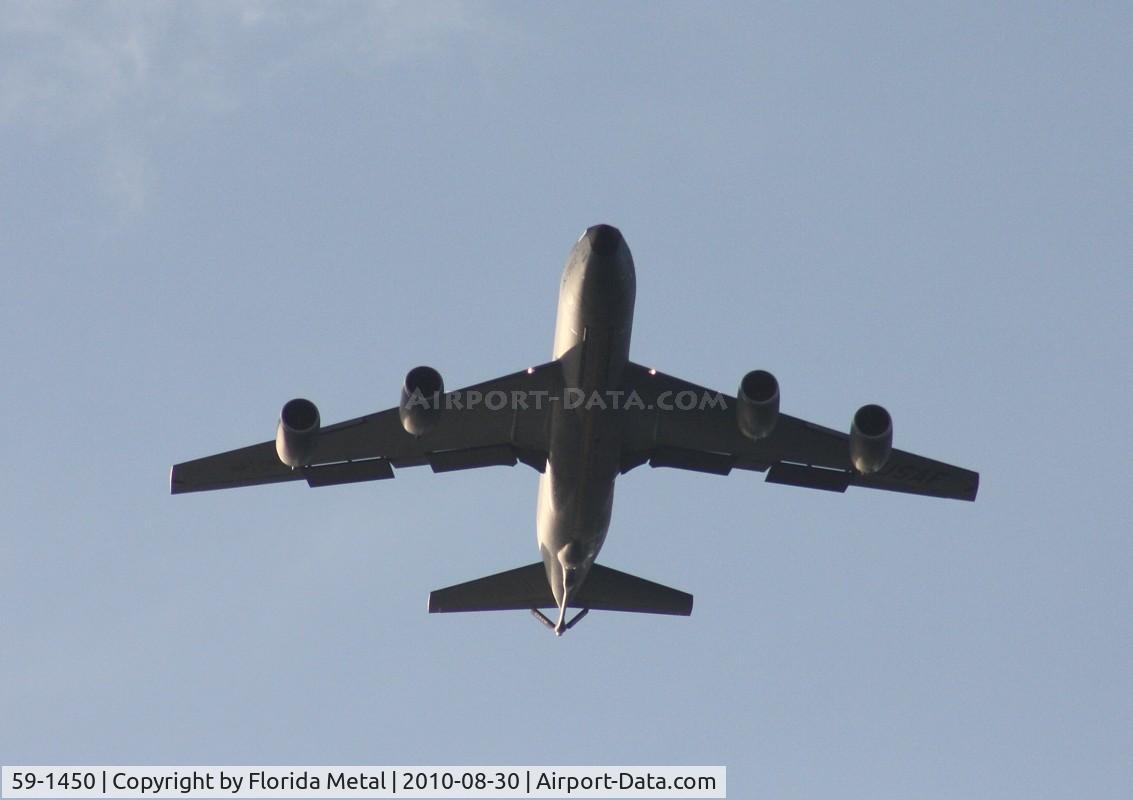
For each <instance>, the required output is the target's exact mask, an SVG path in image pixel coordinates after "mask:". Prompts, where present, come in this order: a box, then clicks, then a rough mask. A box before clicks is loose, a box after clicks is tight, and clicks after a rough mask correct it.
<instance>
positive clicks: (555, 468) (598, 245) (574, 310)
mask: <svg viewBox="0 0 1133 800" xmlns="http://www.w3.org/2000/svg"><path fill="white" fill-rule="evenodd" d="M636 287H637V279H636V276H635V274H634V268H633V257H632V256H631V255H630V252H629V247H627V246H626V243H625V240H624V239H623V238H622V235H621V233H619V232H618V230H617V229H616V228H613V227H611V226H609V225H596V226H594V227H592V228H589V229H588V230H587V231H586V232H585V233H584V234H583V235H582V237H581V238H579V240H578V242H577V243H576V244H575V246H574V249H573V250H571V253H570V256H569V257H568V258H567V263H566V267H565V268H564V269H563V277H562V285H561V288H560V290H559V308H558V318H557V319H556V322H555V348H554V353H553V356H554V358H556V359H558V360H559V361H560V362H561V364H562V370H563V385H564V392H563V397H565V398H567V399H569V400H571V401H573V402H563V400H562V399H560V400H559V401H557V402H555V403H554V405H553V407H552V410H551V436H550V448H549V452H548V458H547V468H546V471H545V472H544V473H543V475H542V476H540V478H539V502H538V510H537V513H536V527H537V531H538V541H539V551H540V553H541V554H542V557H543V563H544V564H545V565H546V567H547V580H548V582H549V583H550V586H551V591H552V592H553V593H554V596H555V602H556V603H557V605H558V606H559V621H558V628H559V629H560V631H561V628H562V626H563V622H564V615H565V611H566V605H567V603H568V602H569V600H570V598H571V596H573V594H574V592H575V591H576V590H577V587H579V586H581V584H582V582H583V581H584V580H585V578H586V574H587V572H588V571H589V569H590V565H591V564H593V563H594V559H595V558H596V557H597V556H598V551H599V550H601V548H602V543H603V542H604V541H605V539H606V532H607V531H608V530H609V527H610V512H611V510H612V507H613V502H614V480H615V478H617V476H618V471H619V466H620V463H619V462H620V447H619V432H618V428H617V414H616V413H614V411H613V410H612V408H610V404H609V403H608V402H606V403H604V404H601V405H600V404H598V403H594V402H588V401H590V400H591V399H592V398H594V397H599V398H602V399H603V400H608V399H609V397H610V394H609V393H610V391H611V390H616V389H617V388H618V387H619V386H620V385H621V381H622V371H623V370H624V369H625V365H626V362H627V361H628V359H629V340H630V330H631V328H632V326H633V304H634V297H635V294H636ZM588 406H589V407H588ZM604 406H605V407H604Z"/></svg>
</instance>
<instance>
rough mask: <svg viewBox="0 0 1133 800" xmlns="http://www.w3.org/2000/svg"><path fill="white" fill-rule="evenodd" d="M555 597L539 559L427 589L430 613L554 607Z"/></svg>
mask: <svg viewBox="0 0 1133 800" xmlns="http://www.w3.org/2000/svg"><path fill="white" fill-rule="evenodd" d="M554 605H555V598H554V596H553V595H552V594H551V587H550V585H549V584H548V583H547V571H546V569H544V567H543V562H542V561H536V562H535V563H534V564H528V565H527V566H526V567H520V568H519V569H509V570H508V571H507V572H497V573H496V574H495V575H489V576H488V577H486V578H477V579H476V580H474V581H467V582H466V583H458V584H456V585H455V586H449V587H447V588H445V589H437V590H436V591H435V592H429V613H431V614H436V613H439V612H440V613H443V612H446V611H518V610H522V609H528V608H553V607H554Z"/></svg>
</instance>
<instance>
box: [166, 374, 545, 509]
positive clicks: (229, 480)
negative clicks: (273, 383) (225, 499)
mask: <svg viewBox="0 0 1133 800" xmlns="http://www.w3.org/2000/svg"><path fill="white" fill-rule="evenodd" d="M561 383H562V372H561V369H560V367H559V364H558V363H557V362H553V361H552V362H549V363H547V364H543V365H542V366H538V367H534V368H532V369H528V370H522V371H520V372H516V373H513V374H511V375H505V376H504V377H502V378H496V379H495V380H490V381H486V382H484V383H480V384H476V385H474V386H469V387H467V388H465V389H460V390H459V391H456V392H448V393H446V395H445V398H444V405H442V407H441V408H442V411H441V414H440V416H439V418H438V420H437V423H436V426H435V427H434V428H433V429H432V430H430V431H429V432H428V433H426V434H424V435H423V436H420V437H415V436H412V435H410V434H409V433H406V431H405V429H404V428H403V427H402V425H401V418H400V414H399V409H398V408H397V407H396V406H395V407H394V408H391V409H387V410H386V411H379V412H378V413H376V414H368V415H366V416H364V417H358V418H357V419H352V420H347V421H346V422H340V423H338V424H336V425H330V426H328V427H325V428H323V429H322V430H321V431H320V432H319V435H318V439H317V444H316V445H315V450H314V453H313V454H312V457H311V463H310V464H309V465H308V466H305V467H298V468H296V469H292V468H291V467H289V466H287V465H285V464H283V463H282V462H281V461H280V460H279V457H278V456H277V455H276V450H275V440H274V439H273V440H270V441H267V442H261V443H260V444H254V445H251V446H250V447H242V448H240V449H238V450H230V451H228V452H226V453H219V454H217V455H214V456H206V457H205V458H198V459H196V460H194V461H186V462H184V463H182V464H177V465H175V466H174V467H173V471H172V473H171V474H170V480H169V488H170V491H171V492H172V493H173V494H181V493H182V492H199V491H205V490H208V489H227V488H231V487H236V486H254V485H257V484H263V483H278V482H281V481H294V480H306V481H307V483H308V484H309V485H310V486H329V485H334V484H340V483H354V482H357V481H367V480H381V479H383V478H392V477H393V468H394V467H399V468H400V467H411V466H419V465H424V464H428V465H429V466H430V467H432V469H433V471H434V472H448V471H451V470H458V469H469V468H473V467H486V466H495V465H507V466H514V465H515V463H516V462H517V461H521V462H523V463H525V464H528V465H530V466H532V467H534V468H535V469H537V470H539V471H540V472H542V471H543V469H544V468H545V465H546V461H547V447H548V445H547V441H548V428H549V421H550V410H551V408H550V407H551V403H550V402H547V400H546V398H547V397H549V396H552V395H557V394H558V393H559V392H560V390H561ZM499 392H502V393H503V394H495V393H499ZM513 392H520V393H522V394H521V395H520V397H522V398H524V400H525V402H519V403H517V402H514V401H513V398H515V397H516V395H514V394H513ZM490 393H492V395H491V397H489V394H490ZM541 393H542V394H541ZM538 398H542V402H537V399H538ZM501 399H502V400H504V401H505V402H503V403H499V402H496V401H499V400H501Z"/></svg>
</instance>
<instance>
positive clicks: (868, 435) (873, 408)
mask: <svg viewBox="0 0 1133 800" xmlns="http://www.w3.org/2000/svg"><path fill="white" fill-rule="evenodd" d="M892 450H893V418H892V417H890V416H889V412H888V411H886V410H885V409H884V408H882V407H881V406H877V405H872V404H871V405H866V406H862V407H861V408H859V409H858V411H857V413H856V414H854V421H853V422H852V423H850V463H852V464H853V465H854V469H856V470H857V471H858V472H860V473H861V474H863V475H869V474H871V473H873V472H877V471H878V470H879V469H881V468H882V467H884V466H885V462H886V461H888V460H889V454H890V452H892Z"/></svg>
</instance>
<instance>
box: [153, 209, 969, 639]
mask: <svg viewBox="0 0 1133 800" xmlns="http://www.w3.org/2000/svg"><path fill="white" fill-rule="evenodd" d="M636 292H637V278H636V272H635V270H634V264H633V256H632V255H631V254H630V251H629V247H628V246H627V244H626V241H625V239H624V238H623V237H622V234H621V232H620V231H618V229H617V228H614V227H612V226H610V225H595V226H593V227H590V228H588V229H587V230H586V231H585V232H584V233H583V234H582V236H581V237H579V239H578V241H577V242H576V243H575V245H574V247H573V249H572V250H571V252H570V255H569V256H568V258H567V262H566V266H565V268H564V270H563V274H562V281H561V285H560V289H559V298H558V317H557V320H556V322H555V339H554V349H553V351H552V359H551V360H550V361H548V362H547V363H545V364H541V365H539V366H536V367H530V368H528V369H523V370H520V371H518V372H514V373H512V374H510V375H505V376H503V377H501V378H496V379H494V380H490V381H486V382H484V383H480V384H476V385H473V386H469V387H467V388H465V389H461V390H458V391H455V392H445V390H444V382H443V379H442V378H441V375H440V373H438V372H437V371H436V370H435V369H433V368H431V367H427V366H419V367H415V368H413V369H411V370H410V371H409V373H408V374H407V375H406V376H405V380H404V382H403V384H402V387H401V400H400V402H399V404H398V405H397V406H396V407H394V408H390V409H387V410H385V411H379V412H377V413H374V414H369V415H367V416H363V417H358V418H356V419H352V420H348V421H346V422H340V423H338V424H336V425H330V426H327V427H325V428H323V427H321V426H320V419H319V412H318V409H317V407H316V406H315V404H314V403H312V402H311V401H310V400H306V399H303V398H296V399H294V400H291V401H289V402H287V403H286V404H285V405H284V406H283V408H282V410H281V411H280V415H279V421H278V424H277V427H276V437H275V440H274V441H271V440H269V441H266V442H262V443H260V444H255V445H251V446H250V447H244V448H240V449H237V450H231V451H229V452H226V453H220V454H218V455H213V456H208V457H205V458H200V459H196V460H194V461H187V462H184V463H181V464H177V465H175V466H174V467H173V469H172V472H171V474H170V491H171V493H173V494H180V493H183V492H196V491H202V490H209V489H224V488H230V487H237V486H250V485H256V484H267V483H277V482H281V481H296V480H305V481H307V484H308V485H309V486H312V487H318V486H330V485H336V484H344V483H354V482H360V481H372V480H384V479H388V478H392V477H393V476H394V470H395V469H401V468H403V467H412V466H421V465H425V464H428V465H429V466H430V467H431V468H432V470H433V471H434V472H448V471H452V470H461V469H471V468H476V467H488V466H499V465H506V466H515V465H516V464H517V463H523V464H526V465H527V466H530V467H533V468H534V469H536V470H538V471H539V472H540V473H541V475H540V478H539V495H538V505H537V511H536V532H537V542H538V545H539V553H540V557H541V560H540V561H537V562H535V563H533V564H529V565H528V566H525V567H519V568H518V569H512V570H508V571H505V572H500V573H497V574H495V575H490V576H488V577H485V578H480V579H477V580H472V581H468V582H465V583H460V584H456V585H454V586H449V587H446V588H444V589H439V590H437V591H434V592H432V593H430V595H429V603H428V610H429V612H431V613H437V612H457V611H494V610H530V611H531V613H533V614H534V615H535V616H536V618H537V619H539V621H540V622H542V623H543V624H544V625H546V626H547V627H548V628H550V629H551V630H553V631H554V633H555V634H556V635H557V636H562V635H563V633H564V632H566V631H567V630H570V629H571V628H573V627H574V626H575V625H576V624H577V623H578V622H579V621H580V620H581V619H582V618H583V617H584V616H585V615H586V614H587V613H588V612H589V611H590V610H610V611H633V612H643V613H651V614H670V615H682V616H688V615H689V614H691V613H692V595H690V594H687V593H685V592H682V591H679V590H677V589H672V588H669V587H667V586H663V585H661V584H659V583H654V582H652V581H648V580H645V579H643V578H639V577H636V576H633V575H629V574H627V573H624V572H619V571H618V570H615V569H611V568H609V567H607V566H605V565H603V564H597V563H595V560H596V559H597V557H598V554H599V552H600V551H601V549H602V545H603V543H604V542H605V539H606V534H607V532H608V530H609V527H610V513H611V509H612V507H613V499H614V483H615V480H616V478H617V477H618V476H619V475H621V474H624V473H626V472H629V471H630V470H632V469H634V468H636V467H639V466H641V465H643V464H646V463H648V464H649V465H650V466H651V467H673V468H678V469H685V470H693V471H698V472H704V473H710V474H714V475H727V474H728V473H729V472H731V470H733V469H740V470H751V471H756V472H765V473H766V478H765V480H766V481H767V482H769V483H780V484H787V485H791V486H800V487H806V488H810V489H819V490H825V491H834V492H845V491H846V489H847V488H848V487H850V486H863V487H867V488H871V489H884V490H888V491H896V492H908V493H912V494H920V495H928V496H932V497H944V498H954V499H959V500H974V499H975V497H976V492H977V491H978V489H979V474H978V473H976V472H972V471H970V470H967V469H962V468H960V467H955V466H951V465H949V464H944V463H941V462H939V461H933V460H931V459H928V458H924V457H922V456H918V455H914V454H912V453H907V452H904V451H902V450H896V449H893V424H892V418H891V417H890V415H889V412H888V411H886V410H885V409H884V408H883V407H881V406H879V405H873V404H870V405H865V406H862V407H861V408H859V409H858V410H857V412H856V413H855V414H854V416H853V419H852V421H851V423H850V428H849V433H848V434H847V433H842V432H841V431H836V430H832V429H830V428H824V427H822V426H819V425H815V424H813V423H810V422H806V421H804V420H801V419H797V418H795V417H791V416H788V415H786V414H781V413H779V383H778V381H777V380H776V379H775V377H774V376H773V375H772V374H771V373H770V372H767V371H765V370H754V371H752V372H749V373H747V374H746V375H744V376H743V378H742V380H741V381H740V385H739V389H738V391H737V393H736V395H735V396H732V395H726V394H721V393H719V392H715V391H712V390H709V389H706V388H704V387H702V386H698V385H696V384H693V383H689V382H688V381H684V380H681V379H680V378H676V377H673V376H671V375H666V374H664V373H662V372H659V371H657V370H655V369H651V368H648V367H645V366H642V365H640V364H637V363H635V362H633V361H631V360H630V359H629V345H630V331H631V328H632V325H633V311H634V301H635V298H636ZM540 609H556V610H557V619H555V620H554V621H552V620H551V619H550V618H549V617H548V616H547V615H545V614H544V613H543V612H542V611H541V610H540ZM568 609H577V613H576V614H575V615H574V617H573V618H572V619H570V620H569V621H568V620H567V615H568Z"/></svg>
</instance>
